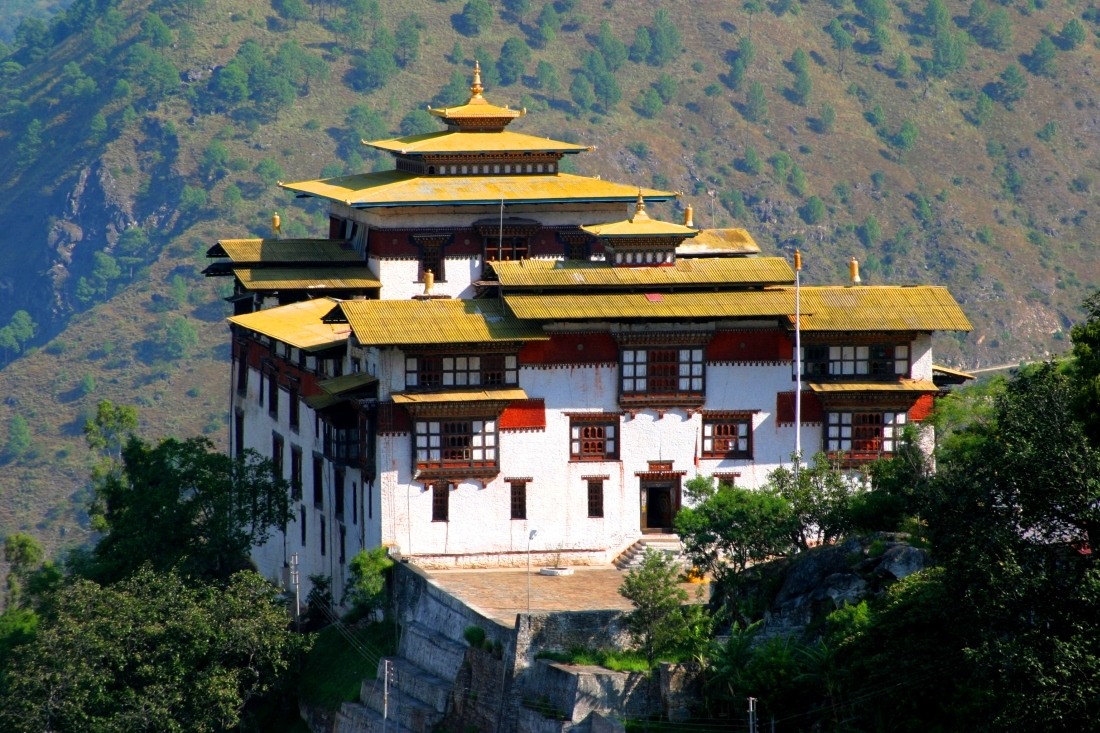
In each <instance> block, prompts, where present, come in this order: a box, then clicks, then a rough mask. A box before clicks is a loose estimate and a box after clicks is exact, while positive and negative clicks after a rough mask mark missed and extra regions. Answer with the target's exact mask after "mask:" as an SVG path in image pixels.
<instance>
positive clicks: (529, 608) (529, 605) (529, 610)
mask: <svg viewBox="0 0 1100 733" xmlns="http://www.w3.org/2000/svg"><path fill="white" fill-rule="evenodd" d="M538 533H539V531H538V530H537V529H533V530H531V531H530V533H528V535H527V614H528V615H530V614H531V540H533V539H535V536H536V535H537V534H538Z"/></svg>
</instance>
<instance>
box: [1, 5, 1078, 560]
mask: <svg viewBox="0 0 1100 733" xmlns="http://www.w3.org/2000/svg"><path fill="white" fill-rule="evenodd" d="M482 5H484V7H487V8H488V10H489V13H488V18H487V19H486V18H481V17H479V16H478V10H479V8H481V7H482ZM662 8H664V9H666V10H667V12H660V10H661V9H662ZM1075 12H1076V13H1077V14H1078V15H1077V16H1076V17H1075ZM517 13H519V15H517ZM1095 15H1096V14H1095V11H1093V10H1091V9H1086V8H1085V7H1084V6H1068V5H1063V4H1058V3H1037V2H1036V3H1021V4H1018V5H1014V6H1011V7H1009V6H1002V5H1000V4H997V3H990V4H988V5H986V4H985V3H982V2H980V1H979V2H978V3H969V2H936V0H933V2H931V3H925V2H923V1H922V2H913V3H887V2H884V1H882V0H859V2H856V3H854V4H853V3H850V2H845V1H844V0H830V2H805V3H798V2H792V1H790V0H785V1H783V2H777V3H774V4H772V5H768V6H765V5H764V4H763V3H758V2H746V3H738V4H729V3H723V2H718V1H717V0H699V1H698V2H690V3H689V2H686V0H679V1H677V2H655V1H651V2H637V3H623V2H621V1H620V2H615V0H603V1H602V2H596V1H594V0H576V1H573V0H559V2H557V3H556V4H553V5H551V4H549V3H548V4H546V5H541V4H538V3H528V2H523V1H522V0H508V2H504V3H501V4H487V3H485V4H482V3H480V2H479V0H471V1H470V2H468V3H463V2H459V1H458V0H449V1H446V0H445V1H443V2H436V1H433V0H408V1H407V2H404V3H402V4H401V6H400V9H398V8H396V7H391V6H389V5H386V6H385V7H383V6H381V5H379V4H378V3H375V2H372V1H371V0H340V1H337V0H313V2H312V3H310V4H308V5H306V4H304V3H302V2H298V1H297V0H274V2H266V1H264V0H156V1H153V0H76V2H74V3H73V4H72V7H71V8H70V9H69V10H68V11H66V12H63V13H60V14H59V15H58V16H56V19H55V22H54V25H53V27H52V30H51V31H50V33H49V34H48V35H47V36H46V37H45V38H35V39H31V40H30V41H28V42H27V43H24V44H23V45H21V46H19V47H18V48H15V49H14V51H13V53H12V54H11V55H10V56H9V57H8V58H7V59H4V60H0V190H2V192H3V196H0V224H2V226H0V232H2V233H0V253H2V257H0V351H2V352H3V354H0V355H3V356H5V357H6V358H7V359H14V360H13V361H11V362H10V363H9V364H8V365H7V366H6V367H4V368H3V369H2V370H0V385H2V386H3V387H4V388H5V389H4V391H5V393H6V394H7V395H9V396H10V397H9V398H8V400H7V402H6V403H4V404H3V405H2V406H0V441H7V442H8V443H10V442H11V435H12V434H13V433H14V434H16V437H19V435H22V434H24V430H27V431H29V432H30V434H31V437H32V441H31V447H30V448H26V449H20V448H21V447H22V446H21V445H20V444H18V443H19V441H17V445H15V446H14V448H16V449H17V450H9V452H8V455H7V458H6V459H5V460H7V462H8V463H7V465H6V466H4V467H3V469H2V470H3V474H2V477H0V512H2V514H0V532H7V531H11V530H13V529H16V528H29V529H32V530H35V531H37V532H38V533H40V534H41V535H42V536H43V537H44V538H45V539H46V540H47V542H53V543H56V542H58V541H61V540H62V539H71V538H72V534H73V530H74V527H76V526H78V524H79V523H78V522H77V520H76V517H77V514H78V509H79V506H80V503H81V501H82V498H81V495H80V494H79V491H80V490H81V489H82V487H83V484H84V478H83V477H84V476H85V475H86V469H87V460H88V459H87V457H86V452H85V450H84V448H83V447H82V445H80V443H81V437H80V434H79V424H80V422H81V420H80V415H85V416H86V415H87V414H89V411H90V409H91V407H92V406H93V405H94V402H95V401H96V400H98V399H100V398H109V399H113V400H116V401H120V402H127V403H135V402H136V403H139V404H140V405H141V410H142V416H143V420H144V428H143V429H144V430H145V431H146V433H147V434H149V435H162V434H165V433H169V432H174V433H179V434H191V433H194V432H198V431H201V430H206V431H207V432H208V433H209V434H210V435H212V436H214V437H216V438H218V439H219V440H221V439H224V397H223V394H224V392H225V390H227V389H228V386H227V385H228V380H227V375H226V369H225V366H224V363H223V362H222V361H221V360H222V359H223V358H224V354H225V353H226V350H225V333H226V332H225V329H224V326H223V325H221V323H220V317H221V316H222V315H224V308H223V307H222V306H221V305H220V304H219V301H218V291H217V287H216V285H217V283H211V282H209V281H204V280H203V279H202V278H201V277H198V276H197V274H196V273H197V270H198V269H200V268H201V266H202V264H203V263H202V261H201V259H202V258H201V253H202V252H203V251H204V250H205V248H206V247H207V246H209V245H210V244H211V243H213V241H215V240H216V239H217V238H220V237H231V236H258V235H262V234H264V233H266V231H267V230H268V228H269V221H270V217H271V213H272V212H273V211H275V210H278V211H279V212H280V214H281V215H282V218H283V222H284V226H283V229H284V232H286V233H287V234H288V235H318V234H323V233H324V232H325V231H327V223H326V218H325V214H324V211H323V209H322V207H320V206H318V205H316V204H315V203H312V202H309V201H308V200H307V201H305V202H304V203H303V202H298V201H294V200H292V199H290V198H289V197H287V196H286V195H285V194H283V193H281V192H280V191H279V190H278V188H277V187H276V186H275V185H274V183H275V181H276V180H278V179H286V180H296V179H301V178H308V177H315V176H318V175H322V174H324V175H332V174H336V173H341V172H344V171H345V170H361V169H369V168H372V167H374V166H377V165H388V161H385V160H381V159H379V158H378V157H376V156H373V155H372V154H370V152H369V151H368V150H365V149H363V148H362V147H361V146H359V145H358V144H357V142H358V140H359V139H360V138H363V137H367V138H371V137H384V136H389V135H391V134H397V133H400V132H406V133H408V132H415V131H419V130H423V129H434V126H433V125H434V123H433V122H432V121H431V120H425V118H426V117H427V115H426V114H425V113H424V112H423V108H424V105H425V104H427V103H428V102H429V101H432V102H433V103H434V104H441V103H443V104H445V103H456V102H461V101H462V100H463V94H465V93H466V92H465V87H466V86H467V85H468V83H469V72H470V67H471V66H472V63H473V59H474V58H475V57H476V58H477V59H478V60H479V61H480V62H481V63H482V65H483V67H484V68H485V70H486V86H487V87H488V91H487V96H489V98H490V99H492V100H493V101H495V102H498V103H508V104H512V105H514V106H525V107H527V108H528V110H529V112H530V115H529V116H528V117H526V118H525V119H523V120H521V121H519V122H518V123H517V125H519V127H518V128H517V129H520V130H521V131H523V132H527V133H530V134H536V135H537V134H548V135H554V136H555V137H561V138H564V139H568V140H575V141H577V142H584V143H586V144H590V145H594V146H595V150H594V151H592V152H590V153H586V154H584V155H581V156H578V160H577V161H576V164H575V165H576V168H577V171H578V172H581V173H586V174H590V175H601V176H604V177H608V178H612V179H615V180H620V181H623V182H628V183H638V184H641V185H658V186H662V187H668V188H672V189H676V190H682V191H684V196H683V198H682V199H681V201H680V202H679V203H678V204H677V205H676V208H679V207H680V206H682V205H684V204H686V203H691V204H692V205H693V206H694V209H695V216H696V223H697V224H698V225H701V226H724V225H739V226H745V227H747V228H748V229H749V230H751V231H752V232H753V234H754V236H756V238H757V240H758V241H759V242H760V243H761V245H762V247H763V248H764V249H765V251H766V252H768V253H776V252H783V253H789V252H790V250H791V249H793V248H794V247H795V246H798V247H801V249H802V250H803V253H804V261H805V263H806V267H807V269H806V271H805V273H804V282H807V283H827V282H838V281H842V279H843V277H844V276H845V272H846V262H847V260H848V259H849V258H850V257H853V256H854V257H856V258H858V259H859V260H860V261H861V262H862V263H863V277H864V280H865V281H866V282H872V283H873V282H893V283H910V282H911V283H936V284H946V285H948V286H949V287H950V288H951V289H952V291H953V292H954V293H955V295H956V297H957V298H958V299H959V300H960V302H961V303H962V304H963V307H964V308H965V310H966V311H967V313H968V315H969V316H970V318H971V319H972V320H973V322H974V323H975V326H976V328H975V331H974V332H973V333H972V334H969V335H959V336H957V337H953V336H950V335H949V336H946V337H944V338H942V339H939V341H938V343H937V358H938V360H942V361H944V362H945V363H949V364H955V365H960V366H965V367H971V368H974V367H978V366H983V365H986V364H998V363H1006V362H1007V363H1011V362H1016V361H1019V360H1022V359H1031V358H1041V357H1042V356H1043V355H1045V354H1048V353H1050V352H1057V351H1059V350H1060V349H1062V348H1063V347H1064V345H1065V342H1064V341H1063V338H1064V334H1065V333H1066V332H1067V331H1068V326H1069V324H1070V323H1072V321H1073V320H1074V319H1076V318H1077V316H1078V314H1079V308H1078V306H1079V303H1080V301H1081V300H1082V299H1083V297H1084V296H1085V295H1086V294H1087V293H1088V292H1089V291H1090V290H1091V289H1092V288H1093V287H1095V283H1097V282H1098V281H1100V264H1098V262H1100V258H1098V257H1097V256H1096V254H1097V253H1096V250H1095V245H1094V242H1095V241H1096V239H1097V237H1096V234H1097V229H1098V228H1100V223H1098V222H1097V221H1096V215H1095V212H1094V210H1093V209H1094V200H1095V196H1096V186H1097V183H1096V178H1095V176H1096V165H1097V161H1096V160H1095V156H1092V155H1090V151H1091V150H1095V149H1096V143H1097V140H1096V137H1097V124H1098V117H1097V112H1096V107H1095V98H1096V96H1097V95H1096V91H1097V83H1096V80H1095V78H1094V75H1095V69H1096V68H1097V60H1098V58H1100V52H1098V51H1097V48H1096V31H1097V28H1098V26H1097V25H1096V24H1095V22H1094V18H1095ZM1085 16H1089V17H1085ZM1074 21H1075V23H1074ZM478 24H480V26H481V30H480V31H479V32H475V26H477V25H478ZM1006 29H1007V30H1006ZM1078 30H1079V31H1081V33H1082V34H1083V37H1081V35H1079V34H1078V33H1077V31H1078ZM509 39H515V40H514V41H509ZM506 41H509V43H508V44H507V46H506V45H505V42H506ZM979 41H980V42H979ZM983 44H984V45H983ZM647 45H648V50H647V48H646V47H647ZM502 49H504V51H503V54H504V58H503V59H501V56H502ZM631 57H633V58H635V59H636V60H631ZM1009 68H1012V69H1015V70H1016V72H1017V74H1016V75H1014V74H1013V73H1011V72H1006V69H1009ZM500 75H503V76H504V77H505V79H504V80H505V81H508V82H510V83H508V84H505V85H502V84H500V83H499V80H497V79H494V78H493V77H494V76H500ZM510 77H515V81H511V79H510ZM1015 96H1018V97H1019V98H1018V99H1013V97H1015ZM656 213H657V214H658V215H660V216H664V217H673V216H678V215H679V214H678V211H675V210H673V209H672V208H668V207H666V208H665V210H663V211H662V210H658V211H657V212H656ZM19 310H23V311H25V312H26V313H27V314H29V315H30V316H31V319H32V320H33V321H34V322H35V323H36V324H37V334H38V335H37V336H35V337H33V338H30V339H27V338H22V337H21V336H20V337H17V334H19V333H21V332H20V331H18V329H9V330H8V331H7V334H8V336H10V338H9V339H8V340H5V337H4V333H5V332H4V324H9V325H11V324H12V323H13V321H12V319H13V318H14V317H15V316H16V314H17V312H18V311H19ZM181 324H182V325H181ZM188 329H190V331H191V332H193V333H194V335H195V337H196V339H195V340H196V343H192V342H191V338H190V335H189V333H188ZM23 335H25V334H23ZM181 338H183V340H184V341H186V343H183V344H181V343H179V339H181ZM47 342H49V345H47V346H45V347H44V348H41V350H39V351H34V349H35V348H36V347H43V345H45V344H46V343H47ZM134 344H136V346H135V345H134ZM27 349H30V350H31V351H32V352H33V353H30V354H23V355H20V353H19V352H20V351H24V352H25V351H26V350H27ZM219 384H221V385H223V387H218V386H217V385H219ZM190 395H195V396H190ZM19 419H22V420H23V421H24V422H25V423H26V425H25V426H21V425H19V424H18V421H19ZM13 423H14V425H13ZM11 447H13V446H9V448H11ZM74 494H75V498H74ZM62 527H65V528H66V529H65V533H66V536H65V538H61V537H60V535H61V528H62Z"/></svg>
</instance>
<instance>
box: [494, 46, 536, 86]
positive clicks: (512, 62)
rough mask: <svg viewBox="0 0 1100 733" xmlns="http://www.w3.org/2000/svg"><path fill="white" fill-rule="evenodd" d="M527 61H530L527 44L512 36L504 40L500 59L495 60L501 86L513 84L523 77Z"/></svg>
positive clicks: (529, 51)
mask: <svg viewBox="0 0 1100 733" xmlns="http://www.w3.org/2000/svg"><path fill="white" fill-rule="evenodd" d="M529 63H531V49H529V48H528V47H527V44H526V43H524V42H523V41H522V40H520V39H519V38H516V37H514V36H513V37H511V38H509V39H508V40H506V41H505V42H504V45H503V46H502V47H501V49H500V59H499V60H498V61H497V70H498V71H499V72H500V83H501V84H502V85H503V86H510V85H512V84H515V83H516V82H517V81H519V80H520V79H521V78H522V77H523V74H524V73H525V72H526V71H527V65H528V64H529Z"/></svg>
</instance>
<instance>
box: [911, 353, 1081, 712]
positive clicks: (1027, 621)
mask: <svg viewBox="0 0 1100 733" xmlns="http://www.w3.org/2000/svg"><path fill="white" fill-rule="evenodd" d="M1078 394H1079V392H1078V388H1077V385H1076V384H1075V383H1074V376H1073V374H1072V372H1069V371H1068V370H1065V369H1062V368H1060V367H1059V365H1057V364H1054V363H1047V364H1041V365H1038V366H1034V367H1031V368H1028V369H1024V370H1022V371H1021V372H1020V373H1018V374H1017V375H1016V376H1015V377H1014V378H1013V379H1011V380H1009V381H1008V382H1007V383H1006V384H1005V388H1004V390H1003V392H1001V393H1000V394H998V395H996V396H995V397H994V399H993V414H992V419H991V420H990V421H989V422H987V423H972V424H971V425H969V426H968V427H967V428H966V429H965V431H964V433H965V438H966V439H965V440H964V441H956V442H955V443H954V444H953V445H952V449H951V450H945V451H943V452H942V460H940V459H938V460H937V473H936V476H935V479H934V480H933V482H932V487H931V488H932V490H931V491H930V492H929V493H928V496H929V499H930V500H929V502H928V505H927V506H926V507H925V509H924V511H923V513H922V516H923V517H925V518H927V521H928V524H929V531H930V533H931V537H932V542H933V550H934V551H935V553H936V555H937V557H938V558H939V559H940V561H941V563H942V564H943V567H944V583H945V589H946V592H947V596H948V597H947V605H948V606H949V607H950V608H952V610H953V612H954V613H955V616H956V621H955V623H957V624H958V628H959V629H961V630H965V632H966V636H965V638H964V641H963V644H962V646H963V648H964V649H965V653H966V657H967V659H968V661H969V663H970V669H969V670H967V674H966V676H965V679H966V680H967V682H968V683H969V685H971V686H973V687H975V688H976V689H977V694H971V695H969V696H968V697H969V699H970V701H971V702H972V703H973V704H975V705H976V708H972V709H971V714H972V716H973V717H975V718H976V719H977V720H982V721H985V727H987V728H988V729H990V730H1008V729H1011V728H1018V729H1022V730H1041V731H1072V730H1083V729H1086V728H1088V727H1089V726H1091V725H1092V721H1095V720H1096V719H1097V716H1098V715H1100V700H1097V698H1096V696H1095V694H1094V692H1095V690H1096V689H1097V685H1100V644H1098V641H1097V640H1098V639H1100V625H1098V623H1097V616H1096V614H1095V613H1091V612H1090V609H1095V608H1096V606H1097V604H1098V603H1100V585H1098V584H1097V560H1096V554H1095V551H1092V552H1091V553H1087V552H1083V551H1082V548H1084V547H1088V548H1094V547H1097V546H1100V453H1098V452H1097V448H1096V447H1095V446H1094V445H1093V444H1092V443H1091V442H1090V441H1089V439H1088V437H1087V434H1086V431H1085V426H1083V425H1082V424H1081V423H1080V422H1079V421H1078V420H1077V417H1076V415H1077V413H1076V412H1075V410H1074V409H1073V406H1074V404H1075V401H1076V399H1077V396H1078ZM1071 660H1072V661H1071ZM1038 689H1042V690H1044V691H1046V692H1045V693H1044V699H1045V700H1046V701H1047V702H1048V704H1049V705H1051V706H1052V707H1050V708H1047V707H1046V705H1044V706H1041V707H1037V706H1035V704H1034V692H1035V690H1038ZM1050 709H1054V710H1057V711H1058V714H1057V718H1056V719H1051V718H1050V717H1049V716H1048V714H1047V711H1048V710H1050Z"/></svg>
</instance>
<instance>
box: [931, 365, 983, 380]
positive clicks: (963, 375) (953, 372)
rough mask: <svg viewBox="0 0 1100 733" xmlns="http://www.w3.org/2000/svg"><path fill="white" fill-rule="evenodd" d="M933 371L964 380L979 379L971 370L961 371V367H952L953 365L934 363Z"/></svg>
mask: <svg viewBox="0 0 1100 733" xmlns="http://www.w3.org/2000/svg"><path fill="white" fill-rule="evenodd" d="M932 372H933V373H936V372H939V373H940V374H944V375H946V376H949V377H955V378H957V379H961V380H964V381H965V380H968V379H977V377H975V376H974V375H973V374H971V373H970V372H964V371H960V370H959V369H952V368H951V367H945V366H943V365H942V364H933V365H932Z"/></svg>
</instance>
